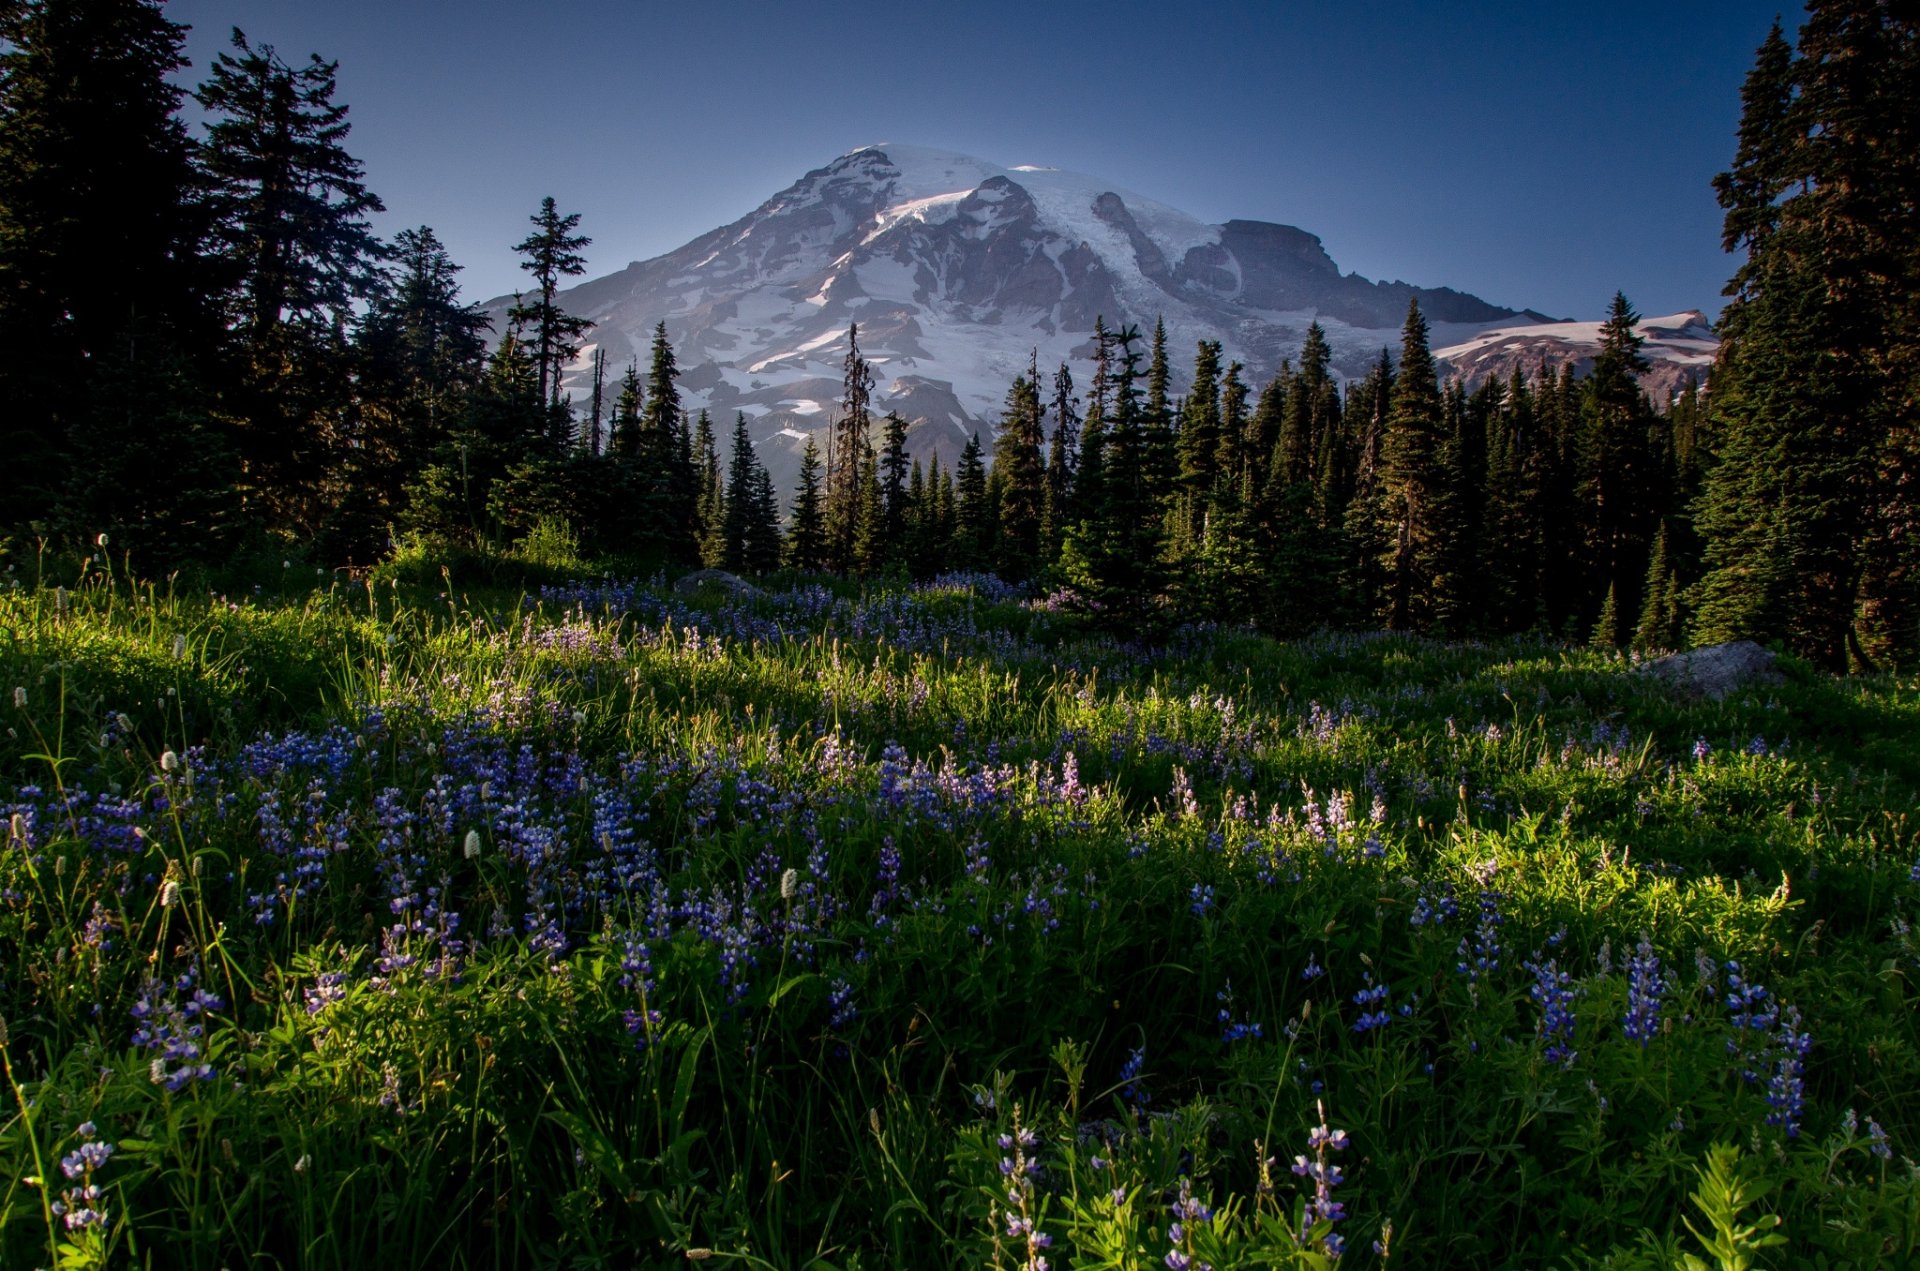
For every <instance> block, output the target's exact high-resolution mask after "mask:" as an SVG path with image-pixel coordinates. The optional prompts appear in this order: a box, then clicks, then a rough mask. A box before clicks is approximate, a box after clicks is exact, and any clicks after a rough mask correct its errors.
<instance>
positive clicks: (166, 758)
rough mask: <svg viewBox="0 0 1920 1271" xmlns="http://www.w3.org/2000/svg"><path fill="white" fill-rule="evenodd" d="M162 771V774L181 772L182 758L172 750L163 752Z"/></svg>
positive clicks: (161, 758) (161, 759)
mask: <svg viewBox="0 0 1920 1271" xmlns="http://www.w3.org/2000/svg"><path fill="white" fill-rule="evenodd" d="M160 770H161V771H162V772H178V771H179V770H180V756H179V755H176V754H174V753H173V752H172V751H171V750H163V751H161V752H160Z"/></svg>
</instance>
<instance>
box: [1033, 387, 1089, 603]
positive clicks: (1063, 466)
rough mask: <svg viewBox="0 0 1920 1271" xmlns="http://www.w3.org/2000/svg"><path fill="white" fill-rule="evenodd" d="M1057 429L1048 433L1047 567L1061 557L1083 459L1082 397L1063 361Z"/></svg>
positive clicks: (1043, 535) (1043, 528) (1043, 541)
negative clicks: (1074, 391)
mask: <svg viewBox="0 0 1920 1271" xmlns="http://www.w3.org/2000/svg"><path fill="white" fill-rule="evenodd" d="M1050 417H1051V419H1052V421H1053V428H1052V430H1051V431H1050V432H1049V433H1048V436H1047V470H1046V486H1045V490H1044V496H1045V497H1044V499H1043V500H1042V503H1041V507H1040V557H1041V564H1042V566H1043V567H1050V566H1052V564H1053V563H1054V562H1055V561H1056V560H1058V559H1059V556H1060V540H1061V536H1062V535H1063V534H1064V533H1065V531H1066V527H1067V525H1068V524H1070V523H1071V521H1072V519H1073V491H1074V477H1075V471H1074V470H1075V468H1076V466H1077V465H1078V463H1079V458H1080V399H1079V398H1078V397H1075V396H1074V394H1073V372H1072V371H1071V370H1069V369H1068V368H1067V364H1066V363H1065V362H1062V363H1061V364H1060V369H1059V370H1057V371H1055V372H1054V375H1053V402H1052V413H1051V416H1050Z"/></svg>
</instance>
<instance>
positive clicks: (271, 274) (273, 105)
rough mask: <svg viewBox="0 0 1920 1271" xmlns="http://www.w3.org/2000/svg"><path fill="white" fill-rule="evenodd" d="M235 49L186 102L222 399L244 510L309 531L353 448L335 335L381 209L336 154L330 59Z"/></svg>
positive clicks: (339, 145)
mask: <svg viewBox="0 0 1920 1271" xmlns="http://www.w3.org/2000/svg"><path fill="white" fill-rule="evenodd" d="M232 48H233V50H234V52H233V53H222V54H220V55H218V57H216V58H215V60H214V65H213V68H212V71H211V73H210V74H209V76H208V79H207V81H206V83H204V84H202V85H201V86H200V88H199V89H198V90H197V91H196V92H195V94H194V96H195V98H196V99H197V100H198V101H199V103H200V106H201V108H202V109H203V110H205V111H206V113H207V115H208V123H207V136H206V142H205V144H204V145H203V147H202V148H201V155H202V164H203V168H204V171H205V172H206V175H207V179H208V182H209V185H210V196H209V204H208V206H209V209H210V211H211V213H212V215H213V218H214V219H213V234H212V251H211V254H210V259H211V262H212V264H213V267H214V268H215V269H216V270H217V271H219V273H220V274H221V276H222V278H223V279H224V281H225V283H226V286H225V288H224V291H225V298H226V300H227V302H228V311H229V323H230V325H231V327H232V329H233V333H234V338H235V340H236V343H237V346H238V347H237V351H238V354H239V363H240V365H239V375H238V379H239V383H238V384H237V385H236V386H235V388H234V391H233V392H232V393H231V395H230V399H229V400H230V402H231V405H232V408H233V410H234V412H235V414H237V415H238V416H239V418H240V421H241V423H242V425H243V427H242V428H241V430H240V433H239V442H240V453H241V455H242V458H243V460H244V463H245V466H246V473H247V475H246V489H247V493H248V497H249V499H250V500H251V503H252V506H253V507H254V508H255V509H256V510H258V511H260V512H262V513H264V515H265V516H266V518H267V519H268V520H269V522H271V523H272V524H274V525H276V526H278V527H281V528H287V529H298V530H301V531H303V532H311V531H312V530H313V529H314V528H316V527H317V526H318V525H319V524H320V522H321V521H322V520H323V519H324V517H325V516H326V514H327V512H328V511H329V506H330V505H329V503H328V491H327V489H326V483H327V479H328V477H329V475H330V473H331V471H332V469H333V466H334V464H335V463H336V461H337V460H338V458H339V455H340V453H341V451H342V450H344V449H345V447H346V446H347V445H348V444H349V442H350V437H349V436H348V433H347V429H346V420H347V411H348V400H349V397H350V394H351V375H350V372H351V368H350V363H349V357H348V350H347V346H346V341H345V338H344V333H345V331H346V329H347V328H348V326H349V325H350V324H351V323H352V322H353V320H354V317H355V307H356V306H357V305H359V304H360V303H362V302H364V301H369V300H371V299H373V298H374V297H375V296H376V295H377V294H378V292H379V289H380V283H381V274H380V270H379V263H380V260H381V259H382V257H383V256H384V254H385V253H384V249H383V248H382V247H381V245H380V243H379V241H378V240H377V239H376V238H375V237H374V235H373V231H372V228H371V227H370V225H369V223H368V220H367V218H368V216H369V215H371V214H372V213H374V212H379V211H383V210H385V209H384V208H383V206H382V204H381V202H380V200H379V199H378V198H377V197H375V196H374V194H373V193H372V192H371V191H369V190H368V189H367V187H366V186H365V185H364V184H363V183H362V181H361V179H360V178H361V175H362V169H361V165H360V162H359V161H358V160H357V159H355V158H353V157H352V156H351V155H349V154H348V153H347V151H346V149H345V148H344V144H343V143H344V142H345V141H346V138H347V134H348V132H349V130H350V125H349V124H348V123H347V121H346V116H347V108H346V107H345V106H344V105H341V104H339V103H336V102H335V101H334V100H333V96H334V92H335V89H336V82H335V76H336V74H337V72H338V69H339V65H338V63H335V62H328V61H324V60H322V59H321V58H320V57H318V56H317V55H316V56H313V57H311V58H310V59H309V60H308V62H307V64H306V65H305V66H303V67H300V68H299V69H297V70H296V69H294V68H293V67H291V66H289V65H287V63H285V62H283V61H281V60H280V58H279V56H278V55H277V54H276V53H275V52H274V50H273V48H272V47H271V46H269V45H262V46H260V47H259V48H255V47H253V46H252V45H251V44H249V43H248V42H247V38H246V36H245V35H244V34H242V33H241V32H240V31H238V30H235V31H234V32H233V37H232Z"/></svg>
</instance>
